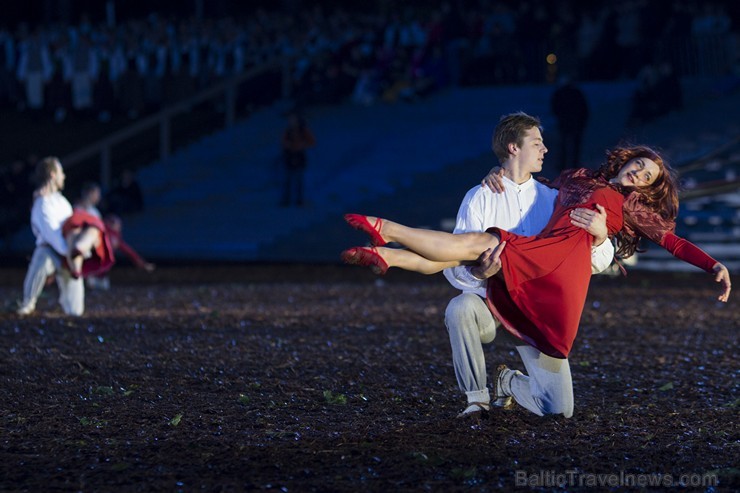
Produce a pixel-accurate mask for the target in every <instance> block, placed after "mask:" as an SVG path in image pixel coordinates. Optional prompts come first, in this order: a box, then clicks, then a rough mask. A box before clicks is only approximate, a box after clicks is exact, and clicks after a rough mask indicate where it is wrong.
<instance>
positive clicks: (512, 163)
mask: <svg viewBox="0 0 740 493" xmlns="http://www.w3.org/2000/svg"><path fill="white" fill-rule="evenodd" d="M492 147H493V151H494V153H495V154H496V157H497V158H498V159H499V162H500V163H501V171H500V173H499V174H498V175H496V174H489V176H488V177H486V179H484V183H483V186H478V187H475V188H473V189H471V190H470V191H469V192H468V193H467V194H466V195H465V198H464V199H463V202H462V204H461V206H460V210H459V212H458V214H457V222H456V225H455V231H454V232H455V233H465V232H470V231H485V230H486V229H488V228H490V227H493V226H496V227H499V228H502V229H506V230H508V231H511V232H514V233H517V234H521V235H527V236H531V235H536V234H538V233H539V232H540V231H541V230H542V229H543V228H544V227H545V225H546V224H547V222H548V221H549V220H550V216H551V215H552V212H553V209H554V206H555V199H556V197H557V193H558V192H557V190H554V189H550V188H548V187H547V186H545V185H543V184H541V183H539V182H538V181H536V180H535V179H534V178H533V176H532V174H533V173H538V172H540V171H541V170H542V163H543V160H544V155H545V153H546V152H547V147H545V144H544V141H543V139H542V128H541V124H540V121H539V119H537V118H535V117H532V116H529V115H527V114H525V113H521V112H520V113H514V114H511V115H506V116H504V117H502V118H501V121H500V122H499V124H498V125H497V126H496V129H495V130H494V134H493V143H492ZM492 178H495V180H493V179H492ZM486 184H488V186H485V185H486ZM491 188H494V189H496V190H497V192H494V191H493V190H492V189H491ZM571 220H572V222H573V224H575V225H577V226H580V227H582V228H584V229H586V230H587V231H588V232H589V233H590V234H592V235H593V236H594V247H593V248H592V250H591V262H592V270H593V272H601V271H603V270H604V269H606V268H607V267H608V266H609V264H610V263H611V260H612V258H613V256H614V246H613V245H612V244H611V242H610V241H606V240H607V230H606V214H605V212H604V211H603V209H601V210H600V212H594V211H591V210H587V209H577V210H576V211H575V212H574V214H571ZM504 248H505V247H504ZM498 253H500V252H491V251H487V252H484V253H483V254H482V255H481V258H480V259H479V264H478V265H476V266H459V267H454V268H451V269H446V270H445V271H444V275H445V277H446V278H447V280H448V281H449V282H450V283H451V284H452V285H453V286H454V287H456V288H458V289H460V290H462V291H463V293H462V294H461V295H459V296H457V297H455V298H453V299H452V300H451V301H450V303H449V305H448V306H447V310H446V312H445V324H446V326H447V329H448V332H449V336H450V344H451V346H452V359H453V363H454V368H455V375H456V377H457V382H458V385H459V386H460V390H462V391H464V392H465V394H466V396H467V401H468V407H467V408H466V409H465V410H464V411H463V412H462V413H460V414H459V415H458V417H459V418H464V417H471V416H478V415H479V414H480V413H481V412H484V411H488V410H490V405H491V398H490V394H489V391H488V388H487V384H486V362H485V357H484V354H483V344H488V343H491V342H493V341H494V339H496V342H497V343H498V344H499V345H505V346H506V347H507V351H508V350H509V349H508V348H511V347H515V348H516V349H517V351H518V352H519V355H520V356H521V358H522V361H523V363H524V366H525V367H526V370H527V373H528V375H525V374H523V373H521V372H519V371H517V370H510V369H508V368H506V367H504V366H499V368H498V372H497V375H496V379H495V390H496V395H495V396H494V400H493V404H494V405H496V406H500V407H508V406H509V405H510V404H511V401H512V397H513V398H514V400H516V401H517V402H518V403H519V404H520V405H522V406H523V407H525V408H527V409H529V410H530V411H532V412H534V413H536V414H538V415H540V416H542V415H544V414H562V415H564V416H565V417H570V416H572V414H573V383H572V379H571V374H570V366H569V364H568V360H567V359H557V358H552V357H550V356H547V355H546V354H543V353H542V352H540V351H538V350H537V349H535V348H534V347H532V346H529V345H528V344H526V343H524V342H523V341H521V340H519V339H516V338H515V337H513V336H511V335H510V334H509V333H508V332H506V330H505V329H502V330H498V331H497V327H498V326H499V322H498V320H496V319H495V318H494V317H493V315H492V314H491V311H490V310H489V308H488V307H487V306H486V301H485V297H486V279H487V278H489V277H491V276H493V275H494V274H495V273H496V272H498V270H499V268H500V261H499V259H498Z"/></svg>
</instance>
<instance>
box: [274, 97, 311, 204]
mask: <svg viewBox="0 0 740 493" xmlns="http://www.w3.org/2000/svg"><path fill="white" fill-rule="evenodd" d="M315 144H316V138H315V137H314V135H313V133H312V132H311V129H309V128H308V124H307V123H306V120H305V119H304V118H303V117H302V116H300V115H299V114H298V113H297V112H292V113H290V114H289V115H288V127H287V128H286V129H285V131H284V132H283V138H282V147H283V166H284V167H285V181H284V187H283V200H282V202H281V203H280V205H282V206H284V207H287V206H290V205H297V206H302V205H303V181H304V175H305V172H306V160H307V158H306V149H308V148H310V147H313V146H314V145H315Z"/></svg>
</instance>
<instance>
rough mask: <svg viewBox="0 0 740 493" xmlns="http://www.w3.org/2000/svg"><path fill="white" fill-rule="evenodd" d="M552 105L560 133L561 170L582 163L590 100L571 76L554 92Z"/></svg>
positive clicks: (551, 100)
mask: <svg viewBox="0 0 740 493" xmlns="http://www.w3.org/2000/svg"><path fill="white" fill-rule="evenodd" d="M550 107H551V109H552V112H553V114H554V115H555V118H556V119H557V122H558V132H559V134H560V142H559V143H560V145H559V147H560V170H564V169H567V168H573V167H577V166H580V165H581V143H582V142H583V132H584V131H585V130H586V124H587V123H588V101H587V100H586V96H585V95H584V94H583V91H581V89H580V88H579V87H578V86H577V85H576V84H575V83H574V82H573V81H572V80H571V79H569V78H565V79H563V82H562V83H561V85H560V87H558V88H557V89H556V90H555V92H554V93H553V94H552V98H551V99H550Z"/></svg>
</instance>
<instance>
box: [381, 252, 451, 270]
mask: <svg viewBox="0 0 740 493" xmlns="http://www.w3.org/2000/svg"><path fill="white" fill-rule="evenodd" d="M377 252H378V255H380V256H381V257H382V258H383V260H385V262H386V263H387V264H388V267H398V268H399V269H403V270H408V271H412V272H418V273H420V274H436V273H437V272H441V271H443V270H444V269H447V268H449V267H457V266H458V265H460V264H461V263H462V262H459V261H457V260H450V261H447V262H439V261H435V260H429V259H427V258H425V257H422V256H421V255H419V254H418V253H416V252H412V251H411V250H402V249H399V248H386V247H378V248H377Z"/></svg>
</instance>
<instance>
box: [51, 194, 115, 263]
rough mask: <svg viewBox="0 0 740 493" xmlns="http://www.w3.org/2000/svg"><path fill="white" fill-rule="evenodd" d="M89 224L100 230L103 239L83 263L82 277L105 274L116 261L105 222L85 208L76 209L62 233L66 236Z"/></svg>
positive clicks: (63, 226)
mask: <svg viewBox="0 0 740 493" xmlns="http://www.w3.org/2000/svg"><path fill="white" fill-rule="evenodd" d="M88 226H89V227H93V228H95V229H97V230H98V234H99V235H100V239H101V241H100V244H99V245H98V247H97V248H94V249H93V251H92V256H91V257H90V258H86V259H85V260H84V262H83V263H82V277H88V276H92V275H96V276H99V275H102V274H105V273H106V272H108V271H109V270H110V268H111V267H113V264H114V263H115V257H114V256H113V247H112V246H111V244H110V238H109V237H108V234H107V230H106V228H105V224H103V221H102V220H100V218H97V217H95V216H93V215H92V214H90V213H88V212H85V211H83V210H80V209H74V211H73V213H72V215H71V216H70V217H69V219H67V220H66V221H65V222H64V224H63V225H62V234H63V235H64V237H65V238H66V237H67V234H69V232H70V231H72V230H74V229H77V228H84V227H88ZM67 267H69V266H67Z"/></svg>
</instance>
